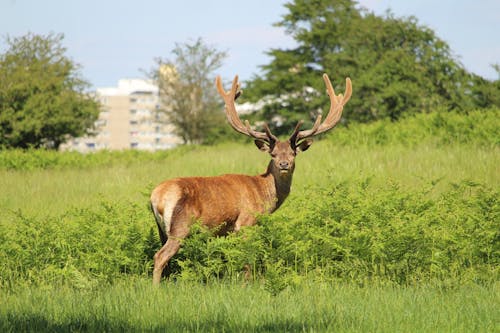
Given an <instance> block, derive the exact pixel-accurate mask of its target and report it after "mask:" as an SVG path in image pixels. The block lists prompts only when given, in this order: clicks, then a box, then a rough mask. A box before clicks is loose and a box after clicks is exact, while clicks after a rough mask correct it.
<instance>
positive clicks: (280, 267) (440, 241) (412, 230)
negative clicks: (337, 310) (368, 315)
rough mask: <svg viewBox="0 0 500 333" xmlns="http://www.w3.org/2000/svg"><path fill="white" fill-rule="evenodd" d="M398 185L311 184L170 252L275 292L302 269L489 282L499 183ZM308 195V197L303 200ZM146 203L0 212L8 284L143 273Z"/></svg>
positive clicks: (308, 275)
mask: <svg viewBox="0 0 500 333" xmlns="http://www.w3.org/2000/svg"><path fill="white" fill-rule="evenodd" d="M433 186H434V185H432V184H431V185H429V187H428V188H426V189H422V190H419V191H416V190H414V191H409V190H402V186H401V185H400V184H398V183H393V182H390V183H388V184H387V185H386V186H384V187H381V186H371V185H370V180H369V179H365V180H361V181H352V182H344V183H340V184H335V185H332V186H324V187H320V188H308V189H305V190H303V191H302V193H301V195H297V196H294V197H292V198H290V201H289V202H288V203H287V205H286V207H284V208H283V209H282V210H279V211H278V212H276V213H275V214H273V215H270V216H262V217H260V218H259V225H258V226H255V227H252V228H247V229H245V230H244V231H243V232H241V233H238V234H231V235H229V236H227V237H212V236H211V233H210V232H209V231H206V230H203V229H201V228H197V229H194V230H193V232H192V235H191V236H190V237H189V238H187V239H186V240H185V241H184V243H183V248H182V249H181V251H180V252H179V254H178V255H177V256H176V257H174V259H173V262H172V265H171V267H170V274H171V275H172V276H173V277H175V278H177V279H180V280H187V281H193V280H194V281H205V282H207V281H212V280H214V279H216V280H218V279H223V278H224V279H236V280H239V279H241V278H242V267H243V266H244V265H246V264H250V265H251V266H252V269H253V273H254V276H255V278H256V279H260V278H264V279H265V280H266V279H269V280H270V281H272V284H269V285H268V286H269V291H270V292H271V293H272V294H277V293H279V292H280V291H282V290H283V289H284V288H286V287H287V286H293V285H294V284H296V283H300V282H301V281H303V280H304V279H307V280H317V281H337V280H339V281H351V282H352V281H355V282H357V283H365V282H368V281H387V282H390V283H395V284H403V285H406V284H413V283H416V282H418V281H432V280H436V281H441V282H444V283H451V284H456V283H464V282H475V283H486V284H488V283H491V282H492V281H495V280H496V279H498V274H499V272H498V267H499V264H500V248H499V247H498V244H499V241H500V234H499V232H498V231H499V230H500V228H499V227H500V225H499V222H498V221H500V205H499V192H498V191H496V190H494V189H491V188H488V187H487V186H485V185H482V184H478V183H474V182H467V181H463V182H460V183H457V184H451V186H450V187H449V189H448V190H446V191H445V192H443V193H441V194H439V195H433ZM305 198H307V200H305ZM149 220H151V216H150V214H149V211H148V210H147V209H146V207H145V206H137V205H134V204H130V203H124V202H108V201H102V202H101V204H100V205H99V206H98V207H93V208H70V209H68V211H67V212H66V213H64V214H63V215H60V216H55V217H46V216H39V217H37V216H25V215H24V214H23V213H22V212H20V211H18V212H15V213H14V214H13V216H12V222H9V221H8V220H7V221H2V222H1V223H0V235H1V236H0V238H1V239H0V260H1V261H2V268H1V269H0V276H1V283H2V285H3V286H4V287H7V286H15V285H18V284H37V285H45V284H49V285H50V284H54V283H57V284H67V285H70V286H73V287H77V288H89V287H92V286H94V285H96V284H97V283H102V282H112V281H115V280H117V279H120V278H121V277H123V276H125V275H132V276H144V275H147V274H148V273H149V272H150V270H151V259H152V256H153V254H154V252H155V250H156V249H157V248H158V246H159V242H158V237H157V235H156V229H153V224H152V223H147V222H146V221H149Z"/></svg>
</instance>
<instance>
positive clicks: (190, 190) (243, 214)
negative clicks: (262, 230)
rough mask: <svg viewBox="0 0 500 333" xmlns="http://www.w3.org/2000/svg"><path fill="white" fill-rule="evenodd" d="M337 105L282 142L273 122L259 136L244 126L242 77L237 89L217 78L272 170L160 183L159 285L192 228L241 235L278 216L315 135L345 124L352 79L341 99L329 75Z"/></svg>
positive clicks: (230, 113)
mask: <svg viewBox="0 0 500 333" xmlns="http://www.w3.org/2000/svg"><path fill="white" fill-rule="evenodd" d="M323 79H324V81H325V84H326V88H327V92H328V95H329V96H330V101H331V106H330V111H329V112H328V115H327V116H326V118H325V121H324V122H321V115H319V116H318V117H317V119H316V121H315V123H314V125H313V127H312V128H311V129H309V130H304V131H301V130H300V127H301V125H302V121H300V122H299V123H298V124H297V126H296V127H295V130H294V131H293V133H292V135H291V136H290V138H289V139H288V140H286V141H280V140H279V139H278V138H277V137H276V136H275V135H273V134H272V133H271V130H270V129H269V127H268V125H267V124H264V132H257V131H255V130H253V129H252V128H251V127H250V124H249V123H248V121H246V122H245V124H243V123H242V121H241V120H240V118H239V117H238V114H237V113H236V107H235V105H234V101H235V99H236V98H237V97H238V96H239V94H240V91H239V84H238V76H236V77H235V78H234V80H233V84H232V87H231V90H229V91H227V92H226V91H225V90H224V88H223V87H222V83H221V79H220V77H217V79H216V86H217V90H218V92H219V94H220V95H221V96H222V98H223V99H224V103H225V105H226V108H225V111H226V116H227V120H228V121H229V124H230V125H231V126H232V127H233V128H234V129H235V130H236V131H237V132H239V133H241V134H244V135H247V136H249V137H251V138H253V139H254V141H255V144H256V145H257V147H258V148H259V149H260V150H262V151H264V152H268V153H269V154H270V155H271V161H270V162H269V164H268V166H267V169H266V171H265V172H264V173H263V174H261V175H258V176H247V175H232V174H231V175H222V176H216V177H188V178H175V179H170V180H167V181H164V182H163V183H161V184H160V185H158V186H157V187H156V188H155V189H154V190H153V193H152V194H151V209H152V211H153V213H154V215H155V219H156V223H157V225H158V230H159V233H160V238H161V242H162V244H163V246H162V248H161V249H160V250H159V251H158V252H157V253H156V254H155V256H154V270H153V283H154V284H158V283H160V279H161V275H162V272H163V270H164V269H165V267H166V266H167V263H168V261H169V260H170V258H172V256H174V255H175V254H176V253H177V251H179V248H180V247H181V243H182V240H183V239H184V238H185V237H186V236H188V234H189V230H190V227H191V226H192V225H193V223H194V222H195V221H197V220H199V221H201V223H202V224H203V225H205V226H207V227H209V228H219V233H221V234H222V233H226V232H228V231H238V230H239V229H240V228H241V227H243V226H251V225H254V224H255V221H256V216H257V215H258V214H263V213H272V212H274V211H275V210H276V209H278V207H280V206H281V204H282V203H283V201H284V200H285V199H286V197H287V196H288V194H289V193H290V185H291V183H292V175H293V171H294V168H295V162H294V161H295V156H296V155H297V153H299V152H301V151H305V150H307V149H308V148H309V146H310V145H311V144H312V140H311V139H309V138H310V137H312V136H315V135H318V134H320V133H324V132H326V131H329V130H330V129H332V128H333V127H334V126H335V125H336V124H337V123H338V121H339V120H340V117H341V115H342V110H343V107H344V105H345V104H346V103H347V101H348V100H349V98H350V97H351V92H352V88H351V81H350V79H349V78H346V90H345V94H344V95H342V94H339V95H335V92H334V90H333V87H332V84H331V83H330V79H329V78H328V76H327V75H326V74H324V75H323Z"/></svg>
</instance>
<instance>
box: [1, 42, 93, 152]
mask: <svg viewBox="0 0 500 333" xmlns="http://www.w3.org/2000/svg"><path fill="white" fill-rule="evenodd" d="M63 38H64V36H63V35H61V34H56V35H54V34H49V35H46V36H43V35H37V34H32V33H29V34H27V35H24V36H21V37H16V38H10V37H7V38H6V42H7V43H6V44H7V45H8V49H7V51H6V52H5V53H3V54H1V55H0V148H2V147H3V148H14V147H17V148H29V147H33V148H40V147H46V148H53V149H57V148H58V147H59V146H60V144H61V143H63V142H65V141H66V140H67V139H68V138H69V137H70V136H73V137H77V136H82V135H84V134H87V132H88V129H90V128H92V126H93V124H94V122H95V120H96V119H97V117H98V114H99V105H98V103H97V102H96V101H95V100H94V99H93V98H92V97H91V96H90V95H89V94H87V93H85V89H86V88H88V86H89V85H88V83H87V82H86V81H85V80H83V79H82V78H81V76H80V73H79V65H77V64H76V63H74V62H73V61H72V60H71V59H70V58H69V57H68V56H66V54H65V53H66V48H64V47H63V46H62V40H63Z"/></svg>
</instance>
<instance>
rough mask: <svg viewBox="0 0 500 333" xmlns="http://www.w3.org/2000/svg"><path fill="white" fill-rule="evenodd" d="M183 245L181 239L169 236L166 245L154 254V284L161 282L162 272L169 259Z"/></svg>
mask: <svg viewBox="0 0 500 333" xmlns="http://www.w3.org/2000/svg"><path fill="white" fill-rule="evenodd" d="M180 247H181V241H180V239H178V238H173V237H170V238H168V240H167V242H166V243H165V245H163V246H162V248H161V249H160V250H159V251H158V252H156V254H155V256H154V269H153V284H155V285H158V284H160V280H161V274H162V273H163V270H164V269H165V267H167V264H168V261H169V260H170V258H172V257H173V256H174V255H175V254H176V253H177V251H179V249H180Z"/></svg>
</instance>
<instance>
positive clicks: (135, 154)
mask: <svg viewBox="0 0 500 333" xmlns="http://www.w3.org/2000/svg"><path fill="white" fill-rule="evenodd" d="M499 117H500V109H498V108H492V109H489V110H476V111H470V112H467V113H458V112H447V113H430V114H419V115H416V116H415V117H407V118H405V119H402V120H401V121H400V122H391V121H389V120H380V121H377V122H374V123H370V124H353V125H351V126H349V127H339V128H337V129H336V130H335V131H334V132H333V133H331V134H329V135H327V136H326V138H327V139H328V138H331V141H332V144H334V145H341V146H352V147H359V146H375V145H377V146H388V145H403V146H409V147H414V146H418V145H420V144H423V143H426V144H430V145H431V146H436V147H441V146H445V145H450V144H464V145H474V146H478V147H487V148H490V147H499V146H500V134H499V133H498V119H499ZM194 149H198V150H199V149H200V148H195V147H193V146H183V147H179V148H176V149H173V150H167V151H161V152H157V153H154V154H152V153H149V152H144V151H137V150H131V151H100V152H95V153H92V154H87V155H82V154H80V153H77V152H64V153H62V152H53V151H44V150H0V169H7V170H26V171H27V170H38V169H59V170H61V169H84V168H93V167H102V166H113V165H124V164H126V165H132V164H137V163H143V162H146V161H164V160H168V159H172V158H175V156H179V155H184V154H185V153H186V152H188V151H192V150H194Z"/></svg>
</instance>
